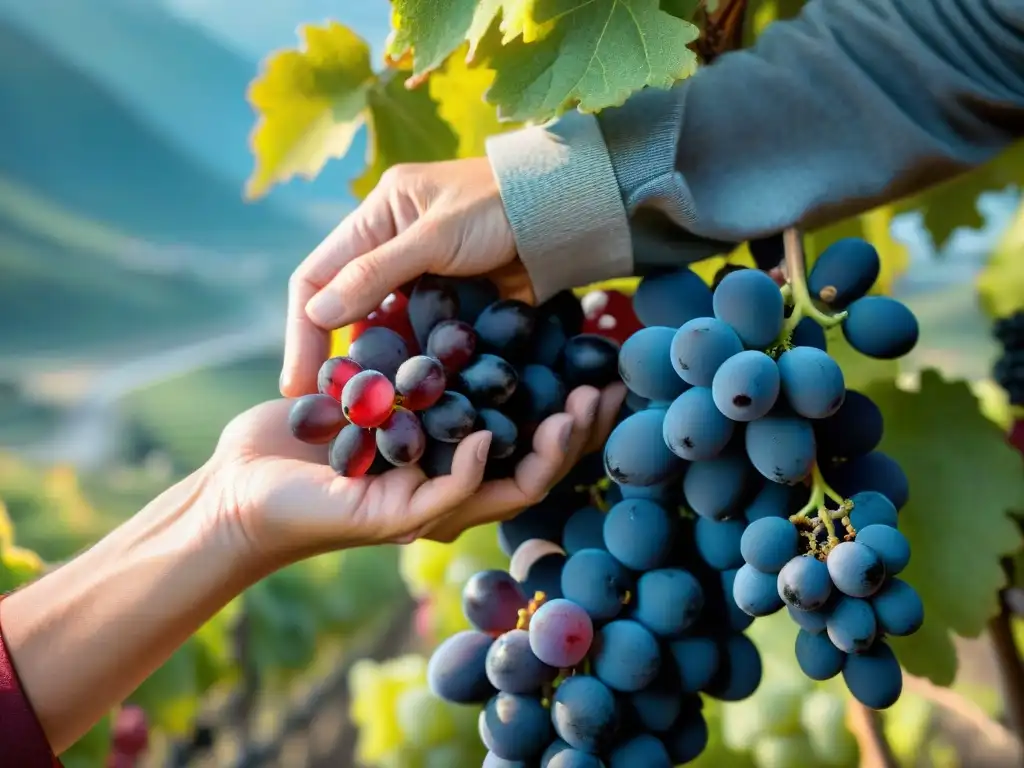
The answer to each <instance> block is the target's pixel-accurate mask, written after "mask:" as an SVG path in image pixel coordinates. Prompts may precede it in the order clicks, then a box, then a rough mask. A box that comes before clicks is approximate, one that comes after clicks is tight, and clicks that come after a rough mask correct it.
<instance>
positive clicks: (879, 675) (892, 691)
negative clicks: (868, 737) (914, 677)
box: [843, 641, 903, 709]
mask: <svg viewBox="0 0 1024 768" xmlns="http://www.w3.org/2000/svg"><path fill="white" fill-rule="evenodd" d="M843 681H844V682H845V683H846V687H847V688H848V689H849V691H850V693H851V694H852V695H853V698H855V699H856V700H857V701H859V702H860V703H861V704H863V705H864V706H865V707H870V708H871V709H888V708H889V707H891V706H892V705H893V704H895V703H896V701H897V700H898V699H899V697H900V694H901V693H902V692H903V670H901V669H900V663H899V662H898V661H897V660H896V654H894V653H893V652H892V649H891V648H890V647H889V646H888V645H887V644H886V643H884V642H882V641H879V642H877V643H875V645H874V646H872V648H871V649H870V650H868V651H865V652H863V653H859V654H852V655H850V656H847V657H846V664H845V665H844V666H843Z"/></svg>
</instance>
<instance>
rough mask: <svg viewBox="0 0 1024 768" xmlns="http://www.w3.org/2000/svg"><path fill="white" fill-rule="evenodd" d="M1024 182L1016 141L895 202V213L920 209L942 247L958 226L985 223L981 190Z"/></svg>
mask: <svg viewBox="0 0 1024 768" xmlns="http://www.w3.org/2000/svg"><path fill="white" fill-rule="evenodd" d="M1021 185H1024V141H1021V142H1017V143H1016V144H1014V145H1013V146H1011V147H1009V148H1008V149H1007V150H1006V151H1004V152H1002V153H1001V154H1000V155H999V156H998V157H996V158H995V159H993V160H990V161H989V162H988V163H986V164H985V165H983V166H981V167H979V168H975V169H974V170H972V171H968V172H967V173H965V174H963V175H962V176H958V177H956V178H954V179H951V180H950V181H946V182H943V183H942V184H937V185H935V186H934V187H930V188H929V189H926V190H924V191H923V192H920V193H918V194H916V195H914V196H912V197H909V198H907V199H906V200H903V201H902V202H900V203H899V205H898V206H897V213H904V212H907V211H920V212H921V213H922V215H923V216H924V226H925V228H926V229H927V230H928V231H929V232H930V233H931V236H932V240H933V241H934V243H935V247H936V248H942V247H943V246H944V245H945V244H946V241H948V240H949V237H950V235H952V234H953V232H954V231H955V230H956V229H957V228H959V227H971V228H975V229H976V228H978V227H981V226H983V225H984V223H985V222H984V220H983V219H982V217H981V211H979V210H978V196H979V195H981V194H982V193H983V192H992V191H997V190H1002V189H1005V188H1006V187H1009V186H1021Z"/></svg>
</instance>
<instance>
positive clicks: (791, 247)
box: [780, 228, 846, 342]
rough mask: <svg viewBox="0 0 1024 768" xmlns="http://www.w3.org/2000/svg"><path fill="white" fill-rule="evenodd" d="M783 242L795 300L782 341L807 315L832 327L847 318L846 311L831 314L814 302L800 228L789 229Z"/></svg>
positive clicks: (824, 326)
mask: <svg viewBox="0 0 1024 768" xmlns="http://www.w3.org/2000/svg"><path fill="white" fill-rule="evenodd" d="M782 242H783V246H784V248H785V253H786V274H787V276H788V277H789V282H788V283H787V285H788V286H789V297H790V298H791V299H792V302H793V312H792V314H791V315H790V316H789V317H788V318H786V323H785V325H784V326H783V328H782V334H781V339H780V340H781V341H783V342H785V341H786V340H788V339H789V337H790V336H791V335H792V334H793V329H794V328H796V326H797V324H798V323H799V322H800V321H801V320H803V319H804V318H805V317H809V318H811V319H812V320H814V321H815V322H816V323H818V325H820V326H821V327H823V328H832V327H833V326H836V325H839V323H841V322H843V320H845V319H846V312H840V313H838V314H836V315H829V314H826V313H825V312H822V311H821V310H820V309H818V307H817V306H815V304H814V300H813V299H812V298H811V293H810V291H809V290H808V288H807V270H806V266H805V263H804V246H803V239H802V236H801V235H800V232H799V230H796V229H792V228H791V229H787V230H786V231H785V232H783V234H782ZM784 295H785V294H784Z"/></svg>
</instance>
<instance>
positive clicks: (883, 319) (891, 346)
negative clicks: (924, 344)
mask: <svg viewBox="0 0 1024 768" xmlns="http://www.w3.org/2000/svg"><path fill="white" fill-rule="evenodd" d="M847 312H848V313H849V314H848V315H847V317H846V319H845V320H843V336H845V337H846V340H847V341H848V342H849V343H850V346H851V347H853V348H854V349H855V350H857V351H858V352H860V353H861V354H862V355H867V356H868V357H874V358H877V359H879V360H895V359H896V358H898V357H903V356H904V355H906V354H907V353H908V352H910V350H912V349H913V348H914V346H915V345H916V344H917V339H918V336H919V335H920V330H919V328H918V324H917V318H916V317H914V313H913V312H911V311H910V310H909V309H908V308H907V305H906V304H903V303H902V302H900V301H897V300H896V299H892V298H889V297H888V296H865V297H864V298H863V299H857V301H855V302H853V303H852V304H851V305H850V307H849V309H847Z"/></svg>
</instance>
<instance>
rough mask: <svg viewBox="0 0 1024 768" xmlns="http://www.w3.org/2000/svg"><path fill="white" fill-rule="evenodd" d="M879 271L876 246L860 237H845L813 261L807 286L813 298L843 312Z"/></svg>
mask: <svg viewBox="0 0 1024 768" xmlns="http://www.w3.org/2000/svg"><path fill="white" fill-rule="evenodd" d="M880 269H881V261H880V260H879V258H878V251H877V250H875V246H873V245H871V243H869V242H867V241H866V240H863V239H861V238H859V237H844V238H843V239H842V240H837V241H836V242H834V243H832V245H830V246H829V247H828V248H826V249H825V250H824V251H822V253H821V255H820V256H818V258H817V259H816V260H815V262H814V266H813V267H812V268H811V271H810V274H808V275H807V287H808V289H809V290H810V293H811V296H813V297H814V298H816V299H819V300H821V301H823V302H825V303H826V304H828V305H830V306H831V307H832V308H834V309H845V308H846V307H847V306H849V305H850V303H851V302H854V301H856V300H857V299H859V298H861V297H862V296H864V295H865V294H866V293H867V292H868V291H869V290H871V286H872V285H874V284H875V281H876V280H877V279H878V273H879V270H880Z"/></svg>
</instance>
